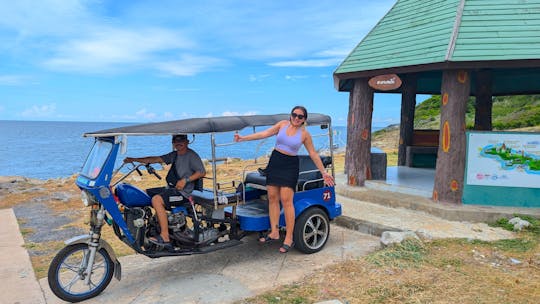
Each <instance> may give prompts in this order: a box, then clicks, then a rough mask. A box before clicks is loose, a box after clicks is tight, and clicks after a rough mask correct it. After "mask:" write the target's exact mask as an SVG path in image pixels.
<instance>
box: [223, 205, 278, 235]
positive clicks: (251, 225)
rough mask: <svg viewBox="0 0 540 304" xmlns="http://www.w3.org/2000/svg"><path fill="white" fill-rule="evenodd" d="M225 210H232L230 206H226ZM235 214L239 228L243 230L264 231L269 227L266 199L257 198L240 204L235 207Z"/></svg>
mask: <svg viewBox="0 0 540 304" xmlns="http://www.w3.org/2000/svg"><path fill="white" fill-rule="evenodd" d="M225 211H226V212H232V208H231V207H227V208H225ZM236 216H237V217H238V221H239V223H240V229H242V230H244V231H265V230H268V229H269V228H270V218H269V217H268V202H267V201H264V200H257V201H251V202H247V203H246V204H244V205H240V206H238V207H237V209H236Z"/></svg>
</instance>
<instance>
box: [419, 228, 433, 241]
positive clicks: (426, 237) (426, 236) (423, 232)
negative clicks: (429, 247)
mask: <svg viewBox="0 0 540 304" xmlns="http://www.w3.org/2000/svg"><path fill="white" fill-rule="evenodd" d="M415 233H416V235H417V236H418V237H419V238H420V239H421V240H427V241H431V240H433V235H432V234H431V233H430V232H429V231H427V230H426V229H418V230H416V231H415Z"/></svg>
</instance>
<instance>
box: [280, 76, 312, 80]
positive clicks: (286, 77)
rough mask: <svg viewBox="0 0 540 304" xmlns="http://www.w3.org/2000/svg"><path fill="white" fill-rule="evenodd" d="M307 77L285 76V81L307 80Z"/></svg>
mask: <svg viewBox="0 0 540 304" xmlns="http://www.w3.org/2000/svg"><path fill="white" fill-rule="evenodd" d="M308 77H309V76H306V75H286V76H285V79H287V80H292V81H296V80H298V79H305V78H308Z"/></svg>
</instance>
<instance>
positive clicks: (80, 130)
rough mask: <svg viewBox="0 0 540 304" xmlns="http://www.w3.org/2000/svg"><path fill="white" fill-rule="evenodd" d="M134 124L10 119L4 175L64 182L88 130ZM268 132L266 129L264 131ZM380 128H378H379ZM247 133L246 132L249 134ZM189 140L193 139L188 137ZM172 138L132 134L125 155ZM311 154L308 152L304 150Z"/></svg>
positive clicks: (241, 147) (201, 141)
mask: <svg viewBox="0 0 540 304" xmlns="http://www.w3.org/2000/svg"><path fill="white" fill-rule="evenodd" d="M126 125H129V123H114V122H58V121H11V120H0V176H25V177H30V178H38V179H50V178H63V177H69V176H71V175H73V174H77V173H78V172H79V171H80V169H81V167H82V165H83V162H84V161H85V159H86V157H87V155H88V152H89V151H90V148H91V147H92V145H93V143H94V140H93V138H86V137H83V136H82V135H83V134H84V133H85V132H92V131H98V130H104V129H109V128H116V127H121V126H126ZM332 128H333V140H334V146H335V147H337V148H338V149H344V148H345V145H346V141H347V140H346V139H347V130H346V127H341V126H333V127H332ZM262 129H264V128H261V130H262ZM376 129H380V128H374V130H376ZM309 131H310V133H311V134H312V135H313V137H314V138H313V141H314V144H315V147H316V148H317V149H321V150H324V149H328V147H329V144H328V140H327V138H326V137H324V136H319V137H317V136H315V135H317V134H321V130H320V129H318V128H316V127H309ZM250 132H251V130H243V131H241V134H249V133H250ZM189 139H190V141H192V140H193V138H192V136H191V135H190V136H189ZM232 139H233V133H232V132H229V133H220V134H217V135H216V142H217V143H231V142H232ZM274 143H275V138H273V137H270V138H267V139H265V140H261V141H252V142H242V143H238V144H234V145H226V146H222V147H218V148H217V149H216V157H218V158H222V157H233V158H242V159H250V158H254V157H259V156H262V155H266V154H268V153H269V152H270V151H271V149H272V147H273V145H274ZM190 147H191V148H192V149H193V150H195V151H197V153H199V155H200V156H201V158H203V159H209V158H211V157H212V151H211V148H210V136H209V135H207V134H201V135H196V136H195V140H194V141H193V142H192V143H191V144H190ZM171 148H172V147H171V143H170V137H169V136H132V137H129V138H128V149H127V153H126V154H125V155H120V156H119V159H123V158H124V157H126V156H131V157H141V156H149V155H162V154H165V153H167V152H170V151H171ZM300 153H301V154H304V153H306V152H305V150H304V151H303V152H302V151H301V152H300Z"/></svg>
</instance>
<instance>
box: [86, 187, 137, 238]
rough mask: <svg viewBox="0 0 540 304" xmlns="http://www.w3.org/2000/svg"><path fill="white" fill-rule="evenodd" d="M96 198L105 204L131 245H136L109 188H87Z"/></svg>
mask: <svg viewBox="0 0 540 304" xmlns="http://www.w3.org/2000/svg"><path fill="white" fill-rule="evenodd" d="M87 190H88V191H90V192H91V193H92V194H93V195H94V196H96V197H98V198H99V200H100V202H101V203H102V204H103V206H104V207H105V209H106V210H107V212H108V213H109V214H110V215H111V217H112V218H113V221H114V222H115V223H116V224H118V227H120V229H122V232H123V233H124V235H125V236H126V237H127V239H128V240H129V242H130V243H134V242H135V239H134V238H133V236H132V235H131V233H130V232H129V229H128V227H127V224H126V221H124V218H123V217H122V213H120V210H118V205H117V204H116V201H115V200H114V197H113V196H112V193H111V192H110V191H109V188H108V187H99V188H87Z"/></svg>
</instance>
